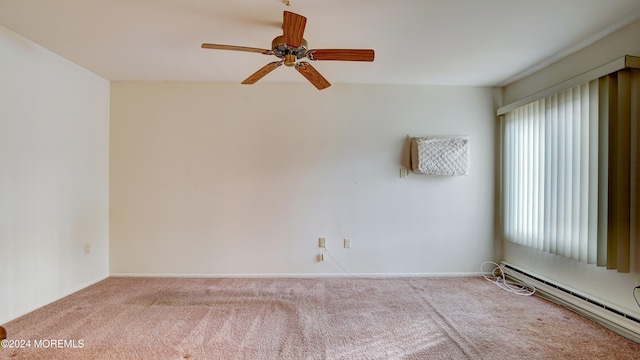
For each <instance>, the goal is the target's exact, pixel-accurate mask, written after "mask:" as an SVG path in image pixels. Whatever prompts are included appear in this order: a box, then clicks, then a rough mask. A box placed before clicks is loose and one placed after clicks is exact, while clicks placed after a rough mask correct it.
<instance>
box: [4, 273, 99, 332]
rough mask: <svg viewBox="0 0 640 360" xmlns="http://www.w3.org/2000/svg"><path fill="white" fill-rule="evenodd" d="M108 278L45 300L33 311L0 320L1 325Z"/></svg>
mask: <svg viewBox="0 0 640 360" xmlns="http://www.w3.org/2000/svg"><path fill="white" fill-rule="evenodd" d="M108 277H109V276H100V277H98V278H96V279H94V280H91V281H88V282H86V283H84V284H82V285H79V286H75V287H73V288H72V289H71V290H69V291H65V292H63V293H62V294H61V295H60V296H56V297H53V298H49V299H46V300H44V301H42V302H39V303H38V304H37V305H36V307H34V308H33V309H31V310H29V311H26V312H22V313H19V314H13V315H11V316H10V318H9V319H0V324H6V323H8V322H11V321H13V320H15V319H17V318H19V317H22V316H24V315H27V314H29V313H30V312H32V311H34V310H37V309H39V308H41V307H43V306H47V305H49V304H51V303H54V302H56V301H58V300H60V299H62V298H65V297H67V296H69V295H71V294H74V293H77V292H78V291H80V290H83V289H85V288H87V287H89V286H91V285H95V284H97V283H99V282H100V281H102V280H105V279H107V278H108Z"/></svg>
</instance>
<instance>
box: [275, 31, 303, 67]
mask: <svg viewBox="0 0 640 360" xmlns="http://www.w3.org/2000/svg"><path fill="white" fill-rule="evenodd" d="M308 46H309V44H308V43H307V40H305V39H302V43H301V44H300V46H299V47H297V48H295V47H291V46H289V45H287V43H285V42H284V36H278V37H277V38H275V39H273V41H272V42H271V49H272V50H273V55H275V56H277V57H279V58H280V59H283V60H284V64H285V65H286V66H296V64H297V62H298V61H297V60H298V59H301V58H304V57H306V56H307V51H308V49H309V47H308Z"/></svg>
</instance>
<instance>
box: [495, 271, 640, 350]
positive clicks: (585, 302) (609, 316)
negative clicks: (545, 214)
mask: <svg viewBox="0 0 640 360" xmlns="http://www.w3.org/2000/svg"><path fill="white" fill-rule="evenodd" d="M501 264H502V265H503V266H504V268H505V275H506V276H508V277H511V278H514V279H516V280H519V281H522V282H524V283H526V284H528V285H532V286H534V287H535V288H536V293H539V294H540V296H542V297H544V298H546V299H548V300H550V301H553V302H555V303H557V304H559V305H562V306H564V307H566V308H568V309H570V310H573V311H575V312H576V313H578V314H580V315H582V316H585V317H587V318H589V319H591V320H593V321H595V322H597V323H599V324H600V325H602V326H604V327H607V328H609V329H611V330H613V331H615V332H617V333H618V334H620V335H622V336H624V337H626V338H628V339H631V340H633V341H635V342H637V343H640V319H639V318H638V317H636V316H635V315H631V314H628V313H626V312H625V311H624V310H622V309H620V308H616V307H615V306H613V305H610V304H606V303H605V302H604V301H603V300H600V299H597V298H594V297H592V296H589V295H587V294H584V293H582V292H580V291H578V290H575V289H571V288H570V287H568V286H565V285H562V284H558V283H557V282H553V281H551V280H549V279H546V278H544V277H543V276H540V275H537V274H535V273H533V272H531V271H528V270H524V269H522V268H519V267H517V266H515V265H513V264H509V263H507V262H504V261H503V262H501Z"/></svg>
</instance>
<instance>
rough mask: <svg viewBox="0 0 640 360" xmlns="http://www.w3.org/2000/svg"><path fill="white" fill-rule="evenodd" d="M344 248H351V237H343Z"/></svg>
mask: <svg viewBox="0 0 640 360" xmlns="http://www.w3.org/2000/svg"><path fill="white" fill-rule="evenodd" d="M344 248H345V249H350V248H351V239H349V238H345V239H344Z"/></svg>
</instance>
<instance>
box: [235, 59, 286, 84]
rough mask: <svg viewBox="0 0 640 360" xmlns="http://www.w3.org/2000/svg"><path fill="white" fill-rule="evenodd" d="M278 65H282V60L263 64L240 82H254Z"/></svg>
mask: <svg viewBox="0 0 640 360" xmlns="http://www.w3.org/2000/svg"><path fill="white" fill-rule="evenodd" d="M280 65H282V61H274V62H270V63H268V64H267V65H265V66H263V67H262V68H261V69H260V70H258V71H256V72H254V73H253V74H252V75H251V76H249V77H248V78H246V79H245V80H244V81H243V82H242V84H245V85H250V84H255V83H256V82H257V81H258V80H260V79H262V78H263V77H265V75H267V74H268V73H270V72H272V71H273V70H275V69H276V68H278V67H279V66H280Z"/></svg>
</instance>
